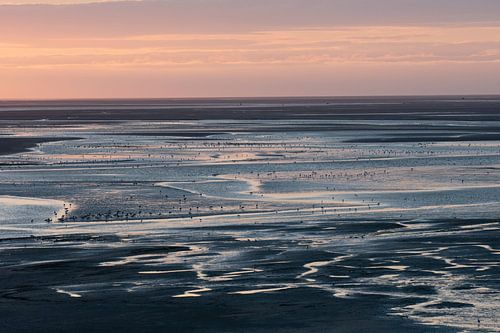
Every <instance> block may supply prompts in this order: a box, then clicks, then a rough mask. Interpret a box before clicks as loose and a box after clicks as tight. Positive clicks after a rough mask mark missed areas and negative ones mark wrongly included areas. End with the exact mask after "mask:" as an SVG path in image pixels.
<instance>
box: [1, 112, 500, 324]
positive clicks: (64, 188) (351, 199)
mask: <svg viewBox="0 0 500 333" xmlns="http://www.w3.org/2000/svg"><path fill="white" fill-rule="evenodd" d="M450 124H451V125H450ZM306 125H307V126H313V125H314V126H319V125H321V126H331V127H332V128H335V126H337V127H338V126H341V125H342V126H345V125H346V122H345V121H344V122H343V121H337V122H334V121H331V122H329V121H322V122H321V124H318V123H317V122H309V123H308V122H301V121H293V120H290V121H283V122H282V123H281V124H280V126H283V127H284V128H285V127H286V128H288V129H293V130H287V131H282V132H276V131H273V130H272V129H273V126H274V125H273V123H272V122H269V121H260V120H256V121H248V122H245V121H223V122H221V121H217V122H215V121H192V122H151V123H143V122H123V123H121V122H117V123H102V124H99V125H95V126H94V125H91V124H80V125H79V124H71V123H70V122H68V123H67V124H64V122H63V125H60V126H58V127H57V128H54V129H52V128H51V129H48V128H44V127H33V128H29V124H25V125H23V126H21V125H20V126H19V128H17V129H16V128H9V130H8V131H9V133H11V134H16V131H17V133H18V134H22V133H31V134H30V135H33V136H44V135H48V134H51V135H60V136H70V135H73V136H74V135H77V136H78V137H82V138H83V139H82V140H78V141H67V142H65V141H63V142H58V143H45V144H44V145H43V146H41V147H39V149H37V150H33V151H30V152H28V153H22V154H17V155H12V156H9V155H6V156H1V157H0V163H1V166H0V193H2V195H1V196H0V231H1V236H0V238H1V239H4V240H6V241H5V242H1V243H0V246H1V249H2V250H4V251H17V252H15V255H14V254H12V255H11V253H10V252H9V253H7V252H5V256H4V257H2V260H3V261H2V265H3V266H2V267H3V268H5V269H12V272H14V273H12V274H13V275H14V276H15V277H18V278H20V280H19V281H21V280H22V278H21V277H23V275H22V272H23V271H22V270H28V271H29V270H37V269H39V270H44V269H48V270H49V271H45V270H44V272H45V274H47V277H46V278H47V280H46V281H45V282H44V284H43V288H44V289H43V291H39V292H40V293H43V292H45V291H46V289H47V288H48V289H49V290H50V291H51V294H56V295H57V294H60V295H63V296H67V298H68V299H72V301H77V300H78V299H80V298H81V299H83V300H85V301H88V300H98V301H102V298H103V297H106V296H107V295H115V296H116V294H120V293H125V294H127V295H128V296H130V295H132V294H139V295H147V297H150V298H151V299H154V300H156V299H157V298H159V299H164V298H168V299H170V300H171V299H172V298H176V299H184V298H187V299H189V298H193V297H197V298H202V299H204V298H208V297H226V295H232V296H231V297H242V298H246V299H251V298H252V297H264V298H267V297H272V296H273V295H277V294H280V293H282V294H286V293H291V292H292V291H298V290H304V289H306V290H313V291H316V292H321V293H324V294H326V295H328V296H331V297H332V298H333V299H336V300H346V299H349V300H352V299H371V297H373V298H374V299H379V298H380V297H388V298H389V299H391V300H396V301H394V302H396V303H397V304H396V305H394V306H392V305H391V306H390V307H389V305H386V304H385V303H384V302H378V303H376V306H377V307H382V308H383V307H385V306H387V307H388V308H387V309H385V310H384V311H385V313H387V314H390V315H393V316H398V317H401V318H406V319H408V320H413V321H415V322H419V323H423V324H426V325H444V326H448V327H458V328H459V329H462V330H469V331H472V330H475V329H479V330H481V331H499V327H500V326H499V325H498V319H497V318H498V317H499V313H498V309H499V308H500V304H499V301H498V300H499V297H498V296H499V286H498V281H497V280H498V272H499V269H500V264H499V261H498V258H497V256H498V254H499V253H500V250H498V249H499V243H498V237H497V235H498V232H499V231H500V222H498V221H497V219H498V212H499V211H500V154H499V151H500V143H499V142H497V141H487V142H428V141H425V140H423V142H404V141H403V142H376V143H373V142H372V143H370V142H368V141H367V142H365V143H363V142H352V141H353V140H354V139H359V136H363V137H366V138H379V137H386V136H388V135H389V134H390V135H396V134H398V135H400V136H402V135H404V133H402V132H398V131H397V130H394V129H392V130H390V131H384V130H380V131H379V130H375V129H371V130H367V131H364V132H360V131H358V130H356V126H365V127H366V126H368V125H370V126H374V125H377V126H403V125H405V122H404V121H399V122H391V121H378V122H377V121H373V123H371V124H366V123H365V122H362V121H359V122H356V121H350V122H349V126H350V127H349V128H350V129H347V130H346V129H345V128H344V129H343V130H331V131H324V130H322V131H314V130H310V129H307V128H304V126H306ZM406 125H408V124H406ZM434 125H436V124H435V123H431V122H428V121H425V120H422V121H421V122H419V123H418V124H412V126H415V127H418V128H420V127H421V128H427V127H429V126H434ZM440 125H441V126H453V127H457V126H465V125H468V126H477V124H476V123H475V122H470V123H467V122H460V123H453V122H450V123H443V124H440ZM490 125H491V126H493V125H494V124H490ZM182 131H186V133H181V132H182ZM197 131H200V133H206V135H195V134H193V133H196V132H197ZM127 133H129V134H127ZM169 133H170V134H169ZM211 133H212V134H211ZM395 133H396V134H395ZM358 141H359V140H358ZM38 249H44V250H45V251H44V252H39V251H37V250H38ZM7 254H8V255H7ZM0 255H2V251H0ZM16 256H19V257H16ZM61 257H62V258H63V259H61ZM67 272H74V273H75V276H76V277H77V279H80V280H79V281H72V278H71V277H70V276H69V275H68V274H67ZM16 274H19V275H16ZM42 278H45V277H42ZM9 281H16V279H14V278H12V279H10V280H9ZM9 283H12V284H13V285H9V286H10V287H7V286H5V289H6V290H8V292H9V293H10V292H12V290H15V291H14V292H15V293H20V294H21V296H22V297H25V298H26V299H32V298H35V296H33V295H31V294H29V293H28V292H27V291H24V290H23V289H22V288H20V287H19V288H18V286H17V285H16V284H15V282H9ZM0 288H3V287H2V286H0ZM16 288H17V289H16ZM33 288H37V287H33ZM39 288H42V287H39ZM149 293H151V294H149ZM51 294H50V295H51ZM221 295H224V296H221ZM128 296H127V297H128ZM250 296H252V297H250ZM45 297H52V296H45ZM144 297H145V299H148V298H147V297H146V296H144ZM227 297H229V296H227ZM186 301H187V300H186ZM311 302H314V301H311ZM391 304H392V303H391ZM478 323H480V326H479V327H478Z"/></svg>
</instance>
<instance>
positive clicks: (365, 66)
mask: <svg viewBox="0 0 500 333" xmlns="http://www.w3.org/2000/svg"><path fill="white" fill-rule="evenodd" d="M39 2H44V3H45V4H38V5H29V4H26V3H39ZM81 2H84V1H70V0H68V1H24V0H23V1H13V0H12V1H0V98H4V99H6V98H21V99H29V98H85V97H89V98H106V97H110V98H112V97H127V98H133V97H137V98H145V97H200V96H203V97H222V96H278V95H279V96H294V95H393V94H405V95H407V94H495V93H500V23H499V22H497V21H495V20H494V19H495V17H497V18H498V19H499V20H500V4H498V3H499V2H498V1H488V0H479V1H465V0H453V1H451V0H450V1H448V0H442V1H441V2H440V5H439V6H438V5H435V6H436V7H437V8H433V2H432V1H427V0H419V1H410V0H403V1H400V2H399V7H398V6H397V5H395V2H394V1H393V0H382V1H380V2H379V4H378V5H377V6H375V7H373V3H374V2H373V1H372V2H368V1H366V0H365V1H363V0H354V1H350V2H349V1H337V0H333V1H322V0H317V1H314V0H313V1H305V0H274V1H273V0H270V1H266V2H264V1H260V0H257V1H255V2H248V1H242V0H232V1H229V0H204V1H203V0H185V1H180V0H172V1H158V0H151V1H135V2H130V1H129V2H121V1H114V2H108V3H91V4H88V3H86V4H84V3H81ZM6 3H9V4H10V5H5V4H6ZM55 3H57V4H58V5H54V4H55ZM384 3H386V5H387V7H384ZM495 3H497V5H495ZM2 4H3V5H2ZM13 4H16V5H13ZM370 4H371V5H370ZM381 4H382V5H381ZM454 4H455V5H454ZM481 5H482V6H483V9H482V10H479V9H477V8H476V7H477V6H481ZM363 6H364V7H366V6H368V7H370V6H372V7H373V8H371V11H373V13H372V14H370V8H365V9H368V10H367V12H368V14H367V13H366V12H365V11H363V12H362V13H361V12H360V8H363ZM405 6H406V7H405ZM456 6H458V7H459V8H458V9H457V8H456ZM467 6H469V7H467ZM485 6H486V7H485ZM488 6H490V7H488ZM405 9H407V11H405ZM270 11H271V13H270ZM273 11H274V15H272V14H273V13H272V12H273ZM412 12H413V14H412ZM429 13H434V15H433V16H431V15H429ZM495 14H496V16H495ZM384 15H385V17H384ZM381 16H382V17H383V18H384V19H381Z"/></svg>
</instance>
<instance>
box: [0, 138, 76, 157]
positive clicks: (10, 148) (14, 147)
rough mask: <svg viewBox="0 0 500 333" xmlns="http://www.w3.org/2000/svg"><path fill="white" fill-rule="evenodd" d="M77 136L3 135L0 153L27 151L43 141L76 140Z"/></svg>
mask: <svg viewBox="0 0 500 333" xmlns="http://www.w3.org/2000/svg"><path fill="white" fill-rule="evenodd" d="M78 139H79V138H42V137H36V138H21V137H3V138H0V155H11V154H17V153H23V152H27V151H29V150H30V149H32V148H35V147H36V146H37V145H39V144H41V143H45V142H58V141H66V140H78Z"/></svg>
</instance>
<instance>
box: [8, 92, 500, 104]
mask: <svg viewBox="0 0 500 333" xmlns="http://www.w3.org/2000/svg"><path fill="white" fill-rule="evenodd" d="M425 97H434V98H444V97H454V98H478V97H500V92H499V93H498V94H415V95H408V94H400V95H398V94H396V95H388V94H381V95H301V96H286V95H277V96H217V97H209V96H205V97H203V96H201V97H188V96H186V97H74V98H73V97H71V98H0V103H3V102H71V101H145V100H152V101H153V100H156V101H168V100H185V101H188V100H214V101H216V100H273V99H307V98H310V99H320V98H330V99H346V98H425Z"/></svg>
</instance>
